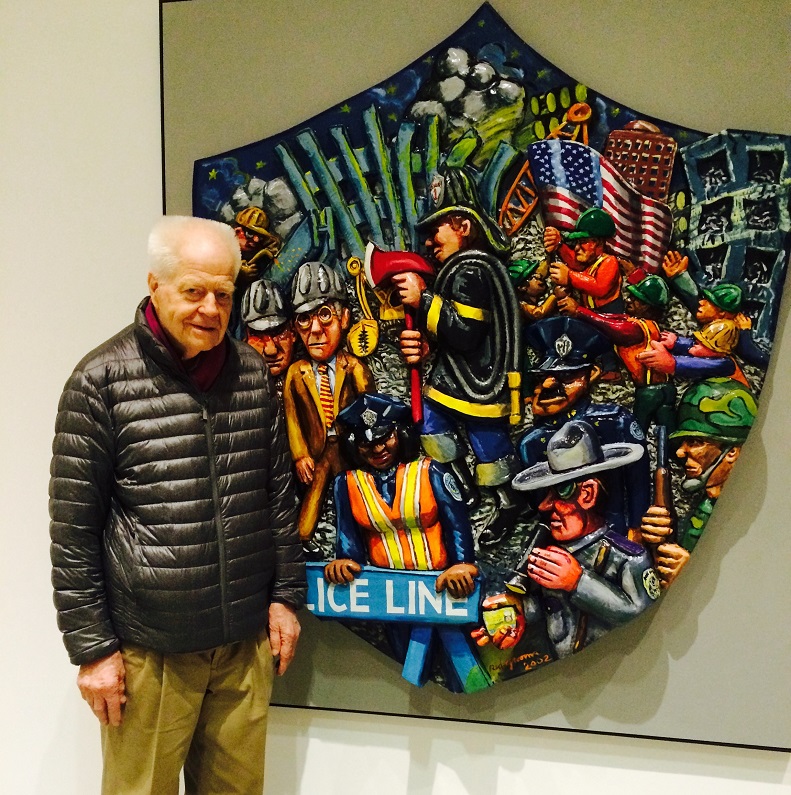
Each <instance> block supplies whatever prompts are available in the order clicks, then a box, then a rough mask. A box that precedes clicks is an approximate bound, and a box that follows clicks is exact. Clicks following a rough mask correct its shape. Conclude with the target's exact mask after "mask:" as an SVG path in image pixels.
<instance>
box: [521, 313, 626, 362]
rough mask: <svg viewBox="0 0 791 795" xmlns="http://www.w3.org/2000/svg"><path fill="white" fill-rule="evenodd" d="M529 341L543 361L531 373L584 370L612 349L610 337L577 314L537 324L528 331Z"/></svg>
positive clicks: (528, 343)
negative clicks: (575, 316) (580, 318)
mask: <svg viewBox="0 0 791 795" xmlns="http://www.w3.org/2000/svg"><path fill="white" fill-rule="evenodd" d="M525 342H526V343H527V345H529V346H530V347H531V348H532V349H533V350H534V351H535V352H536V354H537V355H538V359H539V362H540V364H538V365H537V366H536V367H535V368H533V369H531V370H528V373H529V374H531V375H540V374H542V373H554V372H572V371H582V370H585V369H587V368H588V367H592V366H593V365H594V364H596V360H597V359H598V358H599V357H600V356H601V355H602V354H603V353H605V352H606V351H610V350H612V343H611V342H610V341H609V340H608V339H607V337H605V336H604V335H603V334H601V333H600V332H598V331H596V329H594V328H592V327H591V326H590V325H589V324H588V323H585V322H584V321H583V320H579V319H577V318H574V317H550V318H545V319H544V320H539V321H538V322H536V323H533V324H532V325H531V326H529V327H528V329H527V331H526V332H525Z"/></svg>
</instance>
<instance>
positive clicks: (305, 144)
mask: <svg viewBox="0 0 791 795" xmlns="http://www.w3.org/2000/svg"><path fill="white" fill-rule="evenodd" d="M789 186H791V138H789V137H786V136H782V135H775V134H762V133H759V132H734V131H725V132H722V133H719V134H716V135H708V134H704V133H701V132H698V131H695V130H692V129H687V128H684V127H679V126H677V125H674V124H671V123H668V122H665V121H662V120H659V119H653V118H649V117H647V116H645V115H643V114H641V113H639V112H638V111H636V110H634V109H631V108H626V107H623V106H622V105H620V104H618V103H616V102H614V101H612V100H611V99H609V98H607V97H605V96H603V95H601V94H599V93H597V92H596V91H595V89H594V88H593V87H590V86H586V85H583V84H581V83H579V82H577V81H576V80H574V79H573V78H572V77H570V76H569V75H567V74H564V73H563V72H561V71H560V70H558V69H556V68H555V67H554V66H553V65H552V64H551V63H549V62H547V61H546V60H545V59H543V58H542V57H541V56H539V55H538V54H537V53H535V52H534V51H533V50H531V48H530V47H529V46H527V45H526V44H525V43H524V42H523V41H521V40H520V39H519V38H518V37H517V36H516V34H515V33H514V32H513V31H512V30H510V28H508V26H507V25H506V24H505V23H504V22H503V20H502V19H501V18H500V17H499V16H498V15H497V14H496V13H495V12H494V10H493V9H492V8H491V7H490V6H488V5H484V6H482V7H481V8H480V9H479V11H478V12H477V13H476V14H475V16H474V17H473V18H472V19H471V20H469V21H468V22H467V23H466V24H465V25H464V26H463V27H461V28H460V29H459V30H457V31H456V32H455V33H453V34H452V35H451V36H449V37H448V39H446V40H445V41H443V42H442V43H440V44H439V45H437V46H436V47H435V48H433V49H432V50H431V51H429V52H428V53H426V54H425V56H424V57H422V58H420V59H418V60H416V61H414V62H413V63H411V64H409V65H407V66H405V68H404V69H403V70H402V71H400V72H399V73H397V74H395V75H393V76H392V77H391V78H390V79H389V80H387V81H385V82H384V83H383V84H382V85H378V86H375V87H373V88H371V89H370V90H368V91H364V92H362V93H360V94H358V95H356V96H354V97H351V98H350V99H348V100H347V101H345V102H344V103H343V104H342V105H341V106H339V107H336V108H332V109H330V110H327V111H326V112H324V113H322V114H320V115H319V116H316V117H314V118H312V119H309V120H307V121H306V122H305V123H304V124H302V125H299V126H297V127H295V128H293V129H290V130H286V131H285V132H283V133H281V134H279V135H276V136H273V137H271V138H268V139H266V140H262V141H258V142H255V143H250V144H249V145H247V146H244V147H241V148H239V149H236V150H233V151H229V152H225V153H222V154H219V155H216V156H213V157H209V158H206V159H203V160H200V161H198V162H196V164H195V170H194V180H193V203H194V207H193V209H194V212H195V214H196V215H201V216H204V217H209V218H214V219H218V220H223V221H225V222H227V223H229V224H231V225H232V226H233V227H234V228H235V229H236V231H237V235H238V237H239V240H240V245H241V247H242V256H243V260H244V267H243V269H242V276H241V281H240V285H241V287H242V288H244V289H240V290H239V300H238V302H237V305H236V307H235V311H234V315H233V320H232V328H233V330H234V333H235V334H236V335H237V336H239V337H240V338H242V339H248V340H249V341H250V342H251V344H254V345H255V346H256V347H257V348H258V350H260V351H261V352H262V354H263V355H264V357H265V358H266V359H267V361H268V362H269V364H270V367H271V370H272V373H273V375H274V376H275V377H276V381H277V383H278V387H279V394H280V397H281V398H282V402H283V409H284V412H285V418H286V426H287V432H288V437H289V443H290V446H291V452H292V455H293V458H294V471H295V478H296V480H297V482H298V486H299V488H300V494H301V508H300V516H299V533H300V538H301V541H302V544H303V546H304V548H305V552H306V555H307V557H308V559H309V563H308V586H309V593H308V602H309V608H310V610H311V611H312V612H314V613H315V614H317V615H319V616H322V617H325V618H333V619H337V620H340V621H343V622H348V625H349V627H350V629H352V630H353V631H354V632H356V633H357V634H359V635H361V636H362V637H364V638H365V639H366V640H367V641H369V642H370V643H371V644H373V645H374V646H376V647H377V648H379V649H380V650H381V651H383V652H384V653H386V654H388V655H390V656H392V657H394V658H396V659H397V660H398V661H399V662H400V663H401V664H402V672H403V676H404V677H406V678H407V679H408V680H409V681H410V682H413V683H414V684H416V685H422V684H423V683H424V682H425V681H427V680H428V679H433V680H435V681H436V682H439V683H440V684H443V685H444V686H446V687H448V688H449V689H450V690H453V691H458V692H472V691H476V690H481V689H485V688H487V687H490V686H491V685H492V684H494V683H496V682H498V681H502V680H505V679H510V678H512V677H516V676H519V675H521V674H524V673H527V672H529V671H532V670H533V669H535V668H538V667H541V666H543V665H546V664H547V663H549V662H552V661H554V660H557V659H559V658H561V657H565V656H567V655H572V654H576V653H578V652H580V651H582V650H583V649H584V648H585V647H586V646H588V645H590V644H591V643H592V642H594V641H595V640H596V639H597V638H599V637H601V636H602V635H603V634H605V633H607V632H609V631H611V630H615V631H616V632H617V626H618V625H620V624H623V623H625V622H627V621H629V620H630V619H632V618H634V617H635V616H637V615H639V614H641V613H642V612H643V611H645V610H648V609H655V605H656V603H657V602H661V599H662V593H663V592H664V591H665V590H666V589H667V588H669V587H672V584H673V582H674V580H675V579H676V578H677V577H678V576H679V574H680V573H681V572H682V570H683V569H684V567H685V564H686V563H687V561H688V560H689V558H690V555H692V554H695V550H696V545H697V543H698V541H699V539H700V538H701V536H702V535H703V533H704V532H705V530H706V525H707V522H708V520H709V517H710V515H711V513H712V510H713V509H714V507H715V503H716V501H717V499H718V497H719V495H720V493H721V491H722V488H723V485H724V484H725V481H726V480H727V479H728V476H729V474H730V472H731V470H732V468H733V466H734V464H735V463H736V460H737V459H738V457H739V452H740V450H741V447H742V445H743V443H744V441H745V440H746V438H747V435H748V433H749V431H750V428H751V426H752V424H753V422H754V420H755V417H756V413H757V410H758V403H757V401H758V396H759V394H760V392H761V389H762V387H763V383H764V378H765V375H766V370H767V366H768V362H769V356H770V354H771V350H772V340H773V337H774V334H775V327H776V324H777V313H778V307H779V304H780V296H781V292H782V288H783V282H784V280H785V275H786V267H787V261H788V253H789V229H790V228H791V220H790V219H789ZM245 296H246V297H245Z"/></svg>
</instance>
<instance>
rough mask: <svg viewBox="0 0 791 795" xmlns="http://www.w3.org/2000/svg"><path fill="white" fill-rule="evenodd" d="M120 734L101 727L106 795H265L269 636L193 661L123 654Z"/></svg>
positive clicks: (138, 651)
mask: <svg viewBox="0 0 791 795" xmlns="http://www.w3.org/2000/svg"><path fill="white" fill-rule="evenodd" d="M122 654H123V658H124V665H125V667H126V694H127V698H128V701H127V703H126V706H125V707H124V717H123V722H122V724H121V726H120V727H118V728H113V727H111V726H104V727H102V752H103V755H104V774H103V777H102V793H103V795H178V788H179V773H180V771H181V769H182V767H183V768H184V780H185V783H186V792H187V795H261V792H262V791H263V788H264V752H265V746H266V721H267V713H268V711H269V697H270V695H271V693H272V682H273V678H274V665H273V660H272V652H271V651H270V648H269V639H268V638H267V635H266V632H262V633H261V634H260V636H259V637H257V638H252V639H250V640H246V641H242V642H241V643H233V644H230V645H228V646H220V647H218V648H216V649H210V650H209V651H204V652H195V653H192V654H160V653H158V652H154V651H150V650H148V649H144V648H141V647H139V646H132V645H128V644H127V645H125V646H124V648H123V649H122Z"/></svg>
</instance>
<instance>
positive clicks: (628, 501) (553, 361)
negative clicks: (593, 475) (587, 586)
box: [519, 317, 651, 535]
mask: <svg viewBox="0 0 791 795" xmlns="http://www.w3.org/2000/svg"><path fill="white" fill-rule="evenodd" d="M525 342H526V344H527V345H528V346H529V347H530V348H531V349H532V350H533V351H534V352H535V354H536V355H537V356H538V360H539V363H538V364H537V365H536V367H535V368H534V369H532V370H529V371H528V372H527V373H526V379H525V380H526V382H529V383H532V384H533V393H532V396H531V398H530V405H531V406H532V410H533V427H532V428H530V429H529V430H528V431H526V432H525V433H524V434H523V436H522V437H521V439H520V440H519V455H520V458H521V459H522V462H523V463H524V464H525V466H528V467H529V466H533V465H534V464H536V463H539V462H541V461H545V460H546V455H547V445H548V444H549V440H550V439H551V438H552V436H553V434H555V433H556V432H557V431H558V430H559V429H560V428H561V427H562V426H563V425H565V424H566V423H567V422H568V421H569V420H572V419H575V420H585V421H587V422H589V423H590V424H591V425H593V426H594V427H595V428H596V432H597V434H598V435H599V437H600V438H601V439H602V441H603V442H604V443H605V444H624V443H625V444H636V445H638V446H639V447H642V448H644V447H645V434H644V433H643V431H642V429H641V427H640V425H639V423H638V422H637V420H636V419H635V417H634V415H633V414H632V413H631V412H630V411H629V410H628V409H625V408H623V407H622V406H619V405H617V404H615V403H593V402H591V398H590V389H591V386H592V385H593V384H594V383H595V382H596V380H597V379H598V377H599V374H600V373H601V368H600V367H599V365H598V363H597V362H598V360H599V359H600V357H601V356H602V354H603V353H604V352H606V351H608V350H611V349H612V346H611V344H610V342H609V340H608V339H607V338H606V337H605V336H604V335H603V334H601V333H599V332H598V331H596V330H595V329H593V328H591V326H590V325H588V324H587V323H584V322H583V321H582V320H577V319H576V318H571V317H552V318H548V319H546V320H539V321H538V322H536V323H533V325H531V326H530V327H529V328H528V329H527V331H526V333H525ZM650 484H651V479H650V468H649V462H648V456H642V457H640V458H639V459H636V460H635V462H634V463H632V464H630V465H628V466H624V467H621V468H619V469H617V470H614V471H613V472H612V473H610V475H609V477H608V483H607V495H608V496H607V498H606V501H605V517H606V519H607V523H608V524H609V525H610V527H612V528H613V529H614V530H615V531H616V532H618V533H621V534H622V535H627V534H628V532H629V530H630V529H636V528H638V527H639V526H640V520H641V518H642V516H643V513H644V512H645V510H646V508H647V507H648V503H649V498H650V494H649V492H650Z"/></svg>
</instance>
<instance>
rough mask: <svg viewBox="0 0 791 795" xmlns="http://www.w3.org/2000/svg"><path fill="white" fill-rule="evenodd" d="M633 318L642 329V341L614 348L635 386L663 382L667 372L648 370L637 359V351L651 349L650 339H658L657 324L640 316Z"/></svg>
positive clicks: (666, 378)
mask: <svg viewBox="0 0 791 795" xmlns="http://www.w3.org/2000/svg"><path fill="white" fill-rule="evenodd" d="M633 319H634V320H635V321H637V323H639V324H640V328H641V329H642V330H643V340H642V342H638V343H635V344H634V345H616V346H615V350H616V351H617V352H618V356H620V357H621V361H622V362H623V364H624V367H625V368H626V369H627V370H628V372H629V375H630V376H631V377H632V380H633V381H634V382H635V384H636V385H637V386H649V385H650V384H664V383H665V382H666V381H667V380H668V376H667V373H658V372H657V371H656V370H650V369H649V368H647V367H646V366H645V365H644V364H643V363H642V362H641V361H639V360H638V359H637V354H638V353H642V352H643V351H650V350H651V340H658V339H659V326H658V325H657V324H656V323H655V322H654V321H653V320H646V319H645V318H641V317H636V318H633Z"/></svg>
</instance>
